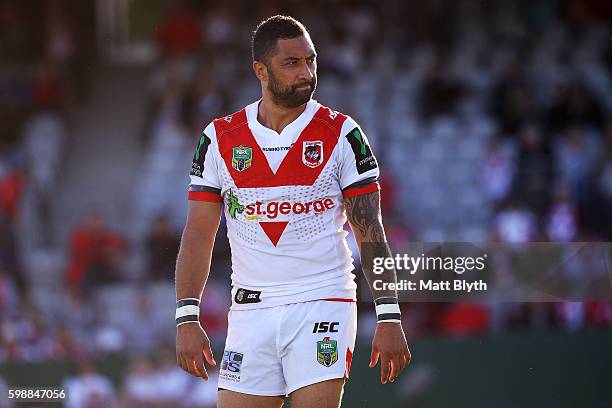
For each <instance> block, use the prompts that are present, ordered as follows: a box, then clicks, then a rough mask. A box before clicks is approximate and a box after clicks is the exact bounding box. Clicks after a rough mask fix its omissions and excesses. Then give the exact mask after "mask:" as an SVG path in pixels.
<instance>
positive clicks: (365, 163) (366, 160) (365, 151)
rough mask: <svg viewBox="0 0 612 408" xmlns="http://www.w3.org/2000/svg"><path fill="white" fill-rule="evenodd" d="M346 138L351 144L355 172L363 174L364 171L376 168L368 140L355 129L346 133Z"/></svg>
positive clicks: (376, 164)
mask: <svg viewBox="0 0 612 408" xmlns="http://www.w3.org/2000/svg"><path fill="white" fill-rule="evenodd" d="M346 138H347V140H348V142H349V143H350V144H351V148H352V149H353V153H354V154H355V167H357V172H358V173H359V174H363V173H365V172H366V171H369V170H372V169H375V168H377V167H378V163H376V158H375V157H374V155H373V154H372V150H371V149H370V145H369V144H368V140H367V138H366V137H365V135H364V134H363V133H362V132H361V130H359V128H355V129H353V130H351V131H350V132H349V133H347V135H346Z"/></svg>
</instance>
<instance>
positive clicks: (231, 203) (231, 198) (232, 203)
mask: <svg viewBox="0 0 612 408" xmlns="http://www.w3.org/2000/svg"><path fill="white" fill-rule="evenodd" d="M227 208H228V209H227V212H229V215H230V217H232V218H233V219H236V211H238V212H239V213H241V214H242V212H243V211H244V205H242V204H240V203H239V202H238V197H236V196H235V195H234V193H232V190H229V192H228V193H227Z"/></svg>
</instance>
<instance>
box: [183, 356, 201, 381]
mask: <svg viewBox="0 0 612 408" xmlns="http://www.w3.org/2000/svg"><path fill="white" fill-rule="evenodd" d="M185 365H186V366H187V372H189V374H191V375H193V376H194V377H199V375H198V373H197V372H196V369H195V363H194V362H193V357H192V356H191V355H186V356H185Z"/></svg>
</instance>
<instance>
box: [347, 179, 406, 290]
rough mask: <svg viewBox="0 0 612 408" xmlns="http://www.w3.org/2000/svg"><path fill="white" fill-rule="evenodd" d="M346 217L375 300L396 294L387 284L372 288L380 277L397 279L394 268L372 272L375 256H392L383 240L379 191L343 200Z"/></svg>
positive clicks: (394, 280) (391, 281)
mask: <svg viewBox="0 0 612 408" xmlns="http://www.w3.org/2000/svg"><path fill="white" fill-rule="evenodd" d="M344 206H345V209H346V216H347V218H348V220H349V222H350V224H351V228H352V229H353V234H354V235H355V239H356V240H357V244H358V245H359V252H360V254H361V267H362V269H363V274H364V276H365V278H366V280H367V282H368V285H369V286H370V290H371V291H372V296H373V297H374V299H377V298H379V297H383V296H393V297H396V296H397V293H396V292H395V290H389V289H388V287H387V288H384V289H380V290H376V289H374V281H375V280H380V281H382V282H385V283H395V282H397V278H396V273H395V270H394V269H393V270H390V271H388V272H385V273H383V274H380V275H376V274H374V272H373V260H374V258H378V257H383V258H389V257H391V250H390V249H389V246H388V245H387V243H386V238H385V230H384V229H383V225H382V216H381V213H380V192H378V191H375V192H372V193H368V194H362V195H358V196H354V197H349V198H347V199H345V200H344Z"/></svg>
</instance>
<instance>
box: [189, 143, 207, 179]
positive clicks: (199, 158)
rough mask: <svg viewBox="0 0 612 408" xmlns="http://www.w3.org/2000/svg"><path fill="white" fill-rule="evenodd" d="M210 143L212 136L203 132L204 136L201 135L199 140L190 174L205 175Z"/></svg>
mask: <svg viewBox="0 0 612 408" xmlns="http://www.w3.org/2000/svg"><path fill="white" fill-rule="evenodd" d="M209 145H210V137H208V136H207V135H206V134H205V133H202V136H200V139H199V140H198V145H197V147H196V150H195V153H194V154H193V163H192V165H191V171H190V172H189V174H190V175H192V176H197V177H203V176H202V175H203V173H204V158H205V157H206V152H207V151H208V146H209Z"/></svg>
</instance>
